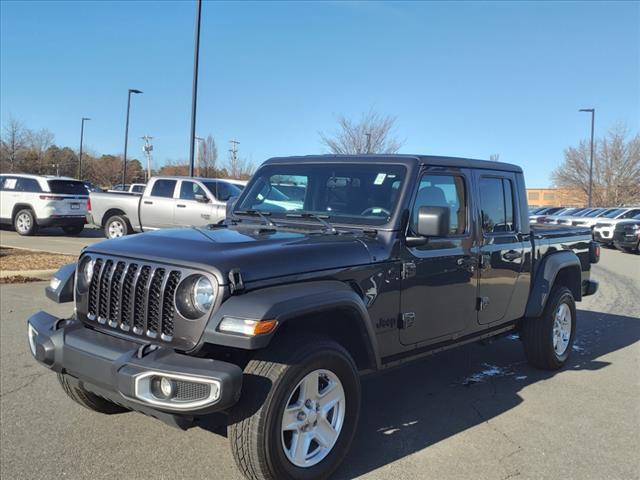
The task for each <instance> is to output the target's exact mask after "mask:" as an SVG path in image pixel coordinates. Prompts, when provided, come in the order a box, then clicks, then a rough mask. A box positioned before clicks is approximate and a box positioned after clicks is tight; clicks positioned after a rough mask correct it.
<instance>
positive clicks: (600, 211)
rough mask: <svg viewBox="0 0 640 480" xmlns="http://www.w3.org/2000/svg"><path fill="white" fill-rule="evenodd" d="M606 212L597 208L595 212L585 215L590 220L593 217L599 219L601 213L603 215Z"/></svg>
mask: <svg viewBox="0 0 640 480" xmlns="http://www.w3.org/2000/svg"><path fill="white" fill-rule="evenodd" d="M604 211H605V209H604V208H597V209H595V210H594V211H593V212H589V213H587V214H586V215H585V217H589V218H593V217H599V216H600V214H601V213H603V212H604Z"/></svg>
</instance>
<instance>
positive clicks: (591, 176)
mask: <svg viewBox="0 0 640 480" xmlns="http://www.w3.org/2000/svg"><path fill="white" fill-rule="evenodd" d="M579 111H580V112H589V113H591V159H590V160H589V204H588V205H587V206H588V207H590V206H591V193H592V189H593V125H594V123H595V118H596V109H595V108H581V109H580V110H579Z"/></svg>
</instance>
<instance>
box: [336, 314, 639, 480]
mask: <svg viewBox="0 0 640 480" xmlns="http://www.w3.org/2000/svg"><path fill="white" fill-rule="evenodd" d="M638 340H640V318H633V317H626V316H619V315H609V314H604V313H597V312H590V311H579V312H578V333H577V337H576V342H575V345H574V349H573V350H574V351H573V353H572V357H571V359H570V361H569V363H568V364H567V365H566V366H565V368H564V369H563V370H559V371H558V372H546V371H540V370H536V369H533V368H531V367H529V366H528V364H527V363H526V361H525V358H524V353H523V350H522V346H521V344H520V341H519V339H518V338H517V336H515V335H513V336H510V337H507V338H503V339H500V340H497V341H496V342H493V343H492V344H490V345H488V346H483V345H480V344H474V345H468V346H465V347H461V348H459V349H453V350H451V351H448V352H445V353H442V354H440V355H437V356H434V357H431V358H428V359H426V360H423V361H419V362H416V363H414V364H411V365H409V366H406V367H404V368H401V369H394V370H393V371H390V372H386V373H384V374H382V375H379V376H372V377H369V378H365V379H363V385H362V412H361V417H360V425H359V428H358V433H357V435H356V438H355V440H354V443H353V446H352V448H351V451H350V453H349V455H348V457H347V458H346V460H345V462H344V464H343V466H342V467H341V468H340V469H339V470H338V472H337V473H336V474H335V475H334V477H333V478H335V479H341V480H342V479H350V478H354V477H357V476H360V475H363V474H365V473H367V472H370V471H373V470H376V469H378V468H380V467H382V466H384V465H387V464H389V463H392V462H394V461H396V460H398V459H401V458H403V457H406V456H407V455H411V454H412V453H415V452H417V451H420V450H423V449H425V448H428V447H429V446H431V445H433V444H435V443H437V442H439V441H441V440H443V439H446V438H449V437H451V436H453V435H456V434H458V433H460V432H463V431H465V430H467V429H469V428H472V427H474V426H476V425H478V424H480V423H483V422H485V421H487V420H490V419H492V418H494V417H496V416H498V415H500V414H502V413H504V412H505V411H508V410H510V409H512V408H514V407H516V406H518V405H519V404H520V403H522V401H523V400H522V397H520V395H519V392H520V390H522V389H523V388H525V387H527V386H528V385H531V384H533V383H536V382H539V381H541V380H545V379H548V378H550V377H553V376H554V375H561V374H562V372H563V371H566V370H599V369H601V368H606V367H607V366H608V365H609V363H607V362H604V361H599V360H597V358H599V357H601V356H603V355H606V354H607V353H610V352H613V351H616V350H619V349H621V348H624V347H626V346H628V345H631V344H633V343H635V342H637V341H638Z"/></svg>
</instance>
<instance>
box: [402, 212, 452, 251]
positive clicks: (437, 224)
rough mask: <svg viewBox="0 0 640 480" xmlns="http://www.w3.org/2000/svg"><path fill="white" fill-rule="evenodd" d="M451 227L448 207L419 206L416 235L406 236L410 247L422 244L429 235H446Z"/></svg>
mask: <svg viewBox="0 0 640 480" xmlns="http://www.w3.org/2000/svg"><path fill="white" fill-rule="evenodd" d="M450 227H451V210H450V209H449V207H425V206H423V207H420V209H419V210H418V224H417V225H416V230H417V232H416V233H417V234H418V235H419V236H417V237H407V240H406V241H407V245H408V246H410V247H413V246H418V245H424V244H425V243H427V241H428V239H429V237H446V236H447V235H449V229H450Z"/></svg>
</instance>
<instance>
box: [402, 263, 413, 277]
mask: <svg viewBox="0 0 640 480" xmlns="http://www.w3.org/2000/svg"><path fill="white" fill-rule="evenodd" d="M415 274H416V264H415V263H413V262H404V263H403V264H402V279H403V280H406V279H407V278H411V277H413V276H415Z"/></svg>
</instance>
